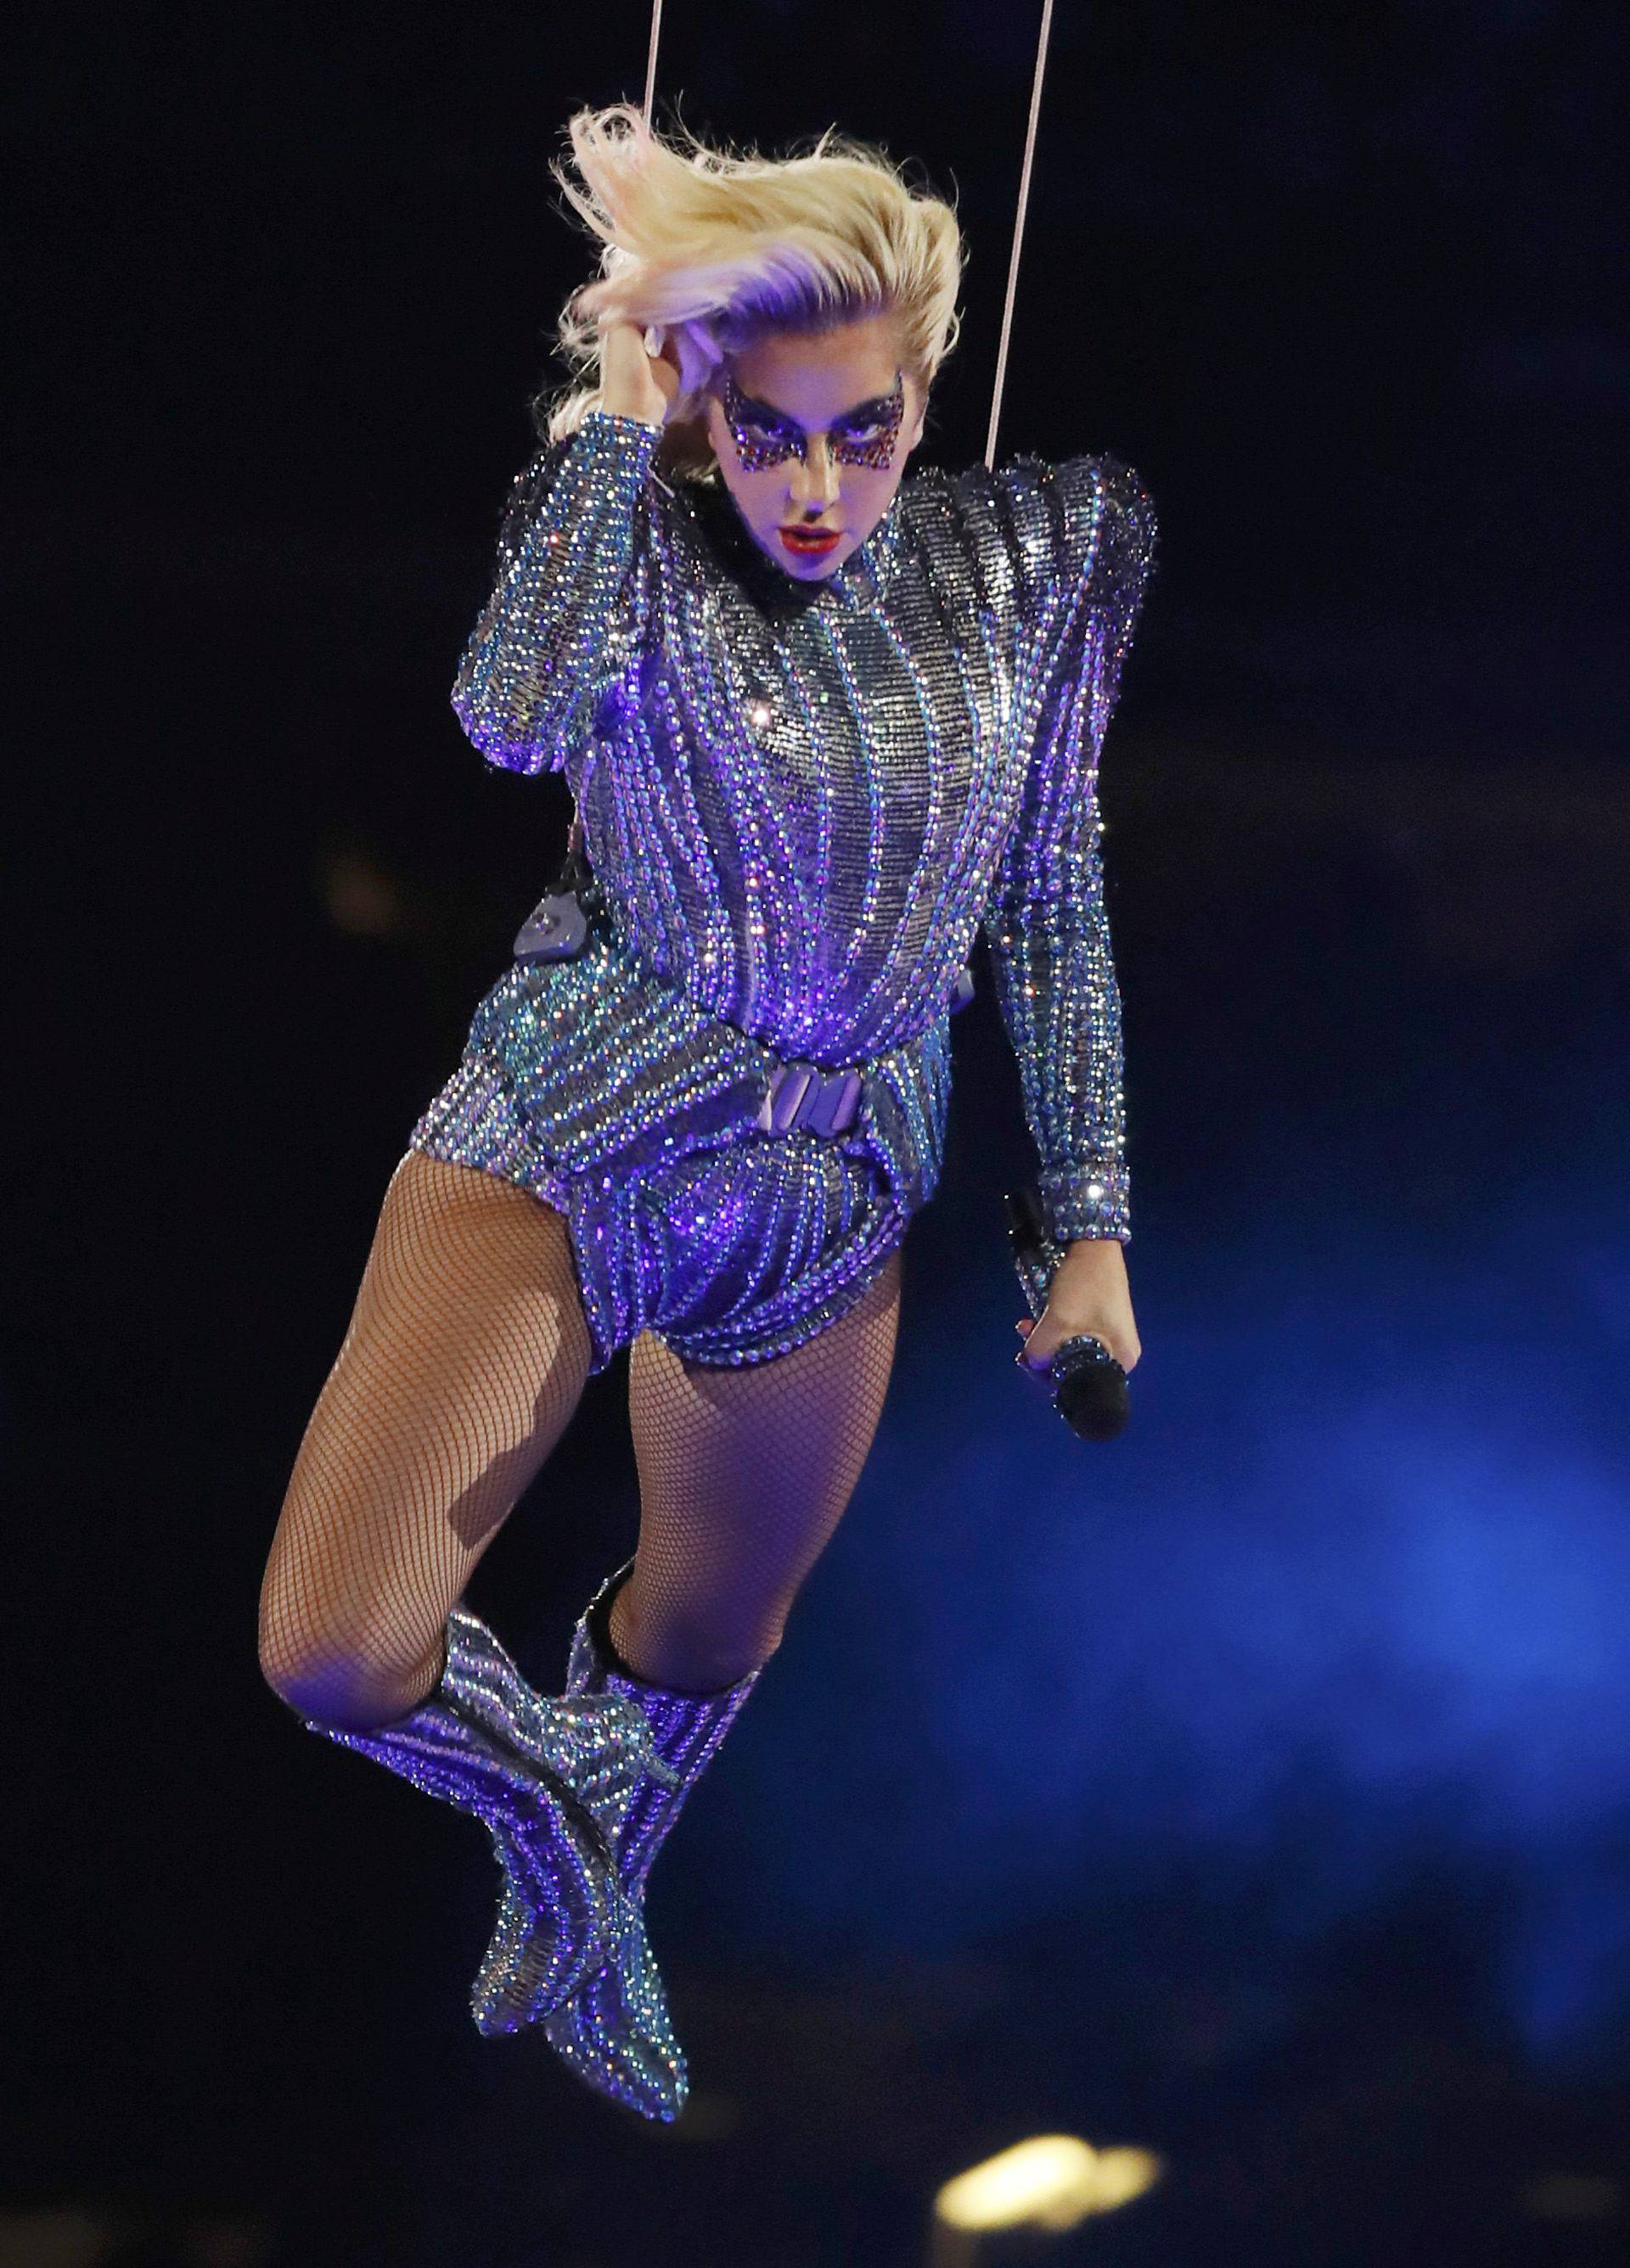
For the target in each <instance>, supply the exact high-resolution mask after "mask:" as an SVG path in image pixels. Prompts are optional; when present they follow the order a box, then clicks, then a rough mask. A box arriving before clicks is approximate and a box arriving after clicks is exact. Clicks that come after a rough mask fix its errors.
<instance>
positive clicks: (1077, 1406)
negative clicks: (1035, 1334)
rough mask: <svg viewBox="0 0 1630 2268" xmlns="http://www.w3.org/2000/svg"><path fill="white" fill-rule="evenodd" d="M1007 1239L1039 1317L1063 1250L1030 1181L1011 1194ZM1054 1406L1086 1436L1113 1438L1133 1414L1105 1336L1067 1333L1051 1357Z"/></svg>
mask: <svg viewBox="0 0 1630 2268" xmlns="http://www.w3.org/2000/svg"><path fill="white" fill-rule="evenodd" d="M1007 1241H1008V1244H1009V1246H1010V1247H1011V1248H1012V1251H1013V1260H1014V1267H1015V1268H1016V1269H1017V1270H1018V1271H1019V1283H1020V1286H1021V1288H1022V1291H1023V1292H1024V1297H1025V1303H1026V1305H1027V1306H1028V1307H1029V1310H1030V1313H1031V1314H1032V1315H1033V1316H1034V1317H1035V1318H1036V1321H1037V1322H1040V1321H1041V1318H1042V1315H1043V1314H1044V1311H1045V1308H1046V1306H1047V1294H1048V1292H1049V1290H1050V1289H1051V1285H1052V1279H1053V1277H1054V1274H1055V1273H1056V1272H1057V1270H1058V1263H1059V1262H1060V1261H1061V1260H1062V1259H1063V1258H1064V1254H1063V1252H1062V1251H1061V1249H1060V1248H1059V1247H1058V1244H1057V1243H1055V1242H1054V1241H1053V1239H1052V1237H1051V1234H1050V1233H1049V1232H1048V1228H1047V1221H1046V1217H1045V1215H1044V1213H1043V1211H1042V1204H1041V1199H1040V1197H1038V1196H1037V1195H1036V1191H1035V1189H1031V1188H1030V1187H1029V1186H1028V1185H1027V1186H1026V1187H1024V1188H1022V1189H1009V1190H1008V1192H1007ZM1051 1378H1052V1381H1053V1392H1052V1406H1053V1408H1054V1409H1055V1410H1057V1411H1058V1415H1059V1417H1060V1418H1063V1420H1064V1422H1065V1424H1066V1425H1067V1426H1068V1427H1069V1428H1070V1431H1071V1432H1073V1433H1079V1434H1080V1436H1081V1440H1083V1441H1112V1440H1114V1439H1115V1436H1116V1435H1117V1433H1118V1432H1120V1430H1121V1428H1122V1426H1123V1425H1125V1423H1126V1420H1127V1418H1129V1417H1130V1416H1131V1415H1132V1397H1131V1395H1130V1394H1129V1393H1128V1391H1127V1387H1126V1373H1125V1371H1124V1370H1123V1369H1122V1368H1121V1366H1120V1365H1119V1363H1118V1362H1117V1361H1116V1359H1115V1357H1114V1356H1113V1355H1112V1354H1111V1353H1110V1350H1109V1349H1108V1347H1106V1346H1105V1345H1104V1344H1103V1340H1102V1339H1098V1338H1093V1337H1090V1335H1087V1334H1083V1335H1082V1336H1081V1337H1079V1338H1073V1339H1066V1341H1065V1342H1064V1344H1063V1345H1062V1346H1061V1347H1059V1348H1058V1351H1057V1352H1056V1353H1055V1354H1054V1356H1053V1358H1052V1365H1051Z"/></svg>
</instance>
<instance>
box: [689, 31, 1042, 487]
mask: <svg viewBox="0 0 1630 2268" xmlns="http://www.w3.org/2000/svg"><path fill="white" fill-rule="evenodd" d="M658 4H659V5H660V0H658ZM1051 31H1052V0H1042V28H1041V33H1040V36H1039V37H1038V39H1037V40H1036V77H1035V78H1034V79H1033V80H1032V82H1031V85H1030V122H1029V126H1028V127H1027V129H1025V136H1024V165H1023V167H1022V171H1021V173H1020V175H1019V210H1018V211H1017V212H1016V213H1015V214H1014V217H1013V252H1012V254H1011V256H1010V257H1009V259H1008V262H1007V298H1006V299H1005V300H1004V302H1003V304H1002V335H1001V343H1000V344H999V346H998V348H997V350H996V384H995V386H994V387H993V388H992V394H991V427H990V431H989V432H988V433H987V434H986V435H985V467H986V469H987V470H988V469H989V468H990V467H991V466H992V465H993V464H994V463H995V461H996V429H997V427H998V426H999V424H1000V423H1001V416H1002V385H1003V381H1004V380H1005V379H1006V378H1007V342H1008V339H1009V338H1010V337H1011V336H1012V334H1013V305H1014V299H1015V298H1016V297H1017V296H1018V290H1019V254H1020V251H1021V249H1022V247H1023V244H1024V216H1025V212H1026V210H1027V209H1028V208H1029V202H1030V172H1031V168H1032V166H1034V164H1035V162H1036V126H1037V123H1038V122H1039V121H1040V118H1041V114H1042V75H1043V73H1044V71H1045V70H1046V69H1047V41H1048V38H1049V36H1050V35H1051Z"/></svg>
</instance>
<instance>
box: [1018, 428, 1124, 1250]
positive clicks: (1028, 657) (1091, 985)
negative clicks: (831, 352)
mask: <svg viewBox="0 0 1630 2268" xmlns="http://www.w3.org/2000/svg"><path fill="white" fill-rule="evenodd" d="M1002 480H1003V485H1004V488H1005V489H1006V491H1007V504H1008V509H1009V511H1010V512H1011V515H1012V518H1011V521H1010V527H1011V529H1012V535H1013V541H1014V549H1015V556H1016V563H1017V568H1018V577H1019V595H1020V609H1021V622H1022V624H1023V627H1022V629H1021V630H1020V632H1019V634H1018V637H1017V640H1016V644H1015V649H1014V686H1013V702H1012V711H1011V729H1012V730H1013V731H1014V733H1018V734H1020V735H1021V736H1022V739H1023V740H1024V742H1025V743H1026V744H1027V745H1028V747H1029V751H1030V754H1029V763H1028V766H1027V769H1026V772H1025V776H1024V786H1023V792H1022V799H1021V804H1020V808H1019V812H1018V814H1017V817H1016V819H1015V821H1014V826H1013V828H1012V830H1011V832H1010V834H1009V836H1008V837H1007V842H1006V843H1005V844H1004V846H1003V851H1002V856H1001V859H1000V863H999V866H998V869H997V872H996V875H995V879H994V882H993V886H992V891H991V895H990V897H989V900H988V902H987V903H986V907H985V914H984V917H983V926H984V930H985V937H986V939H987V940H988V942H989V945H990V948H991V959H992V968H993V970H994V974H995V979H996V990H997V999H998V1003H999V1007H1000V1010H1001V1015H1002V1020H1003V1023H1004V1025H1005V1026H1006V1027H1007V1035H1008V1037H1009V1039H1010V1040H1011V1042H1012V1043H1013V1049H1014V1055H1015V1057H1016V1058H1017V1060H1018V1065H1019V1073H1020V1081H1021V1086H1022V1092H1023V1096H1024V1108H1025V1116H1026V1119H1027V1121H1028V1123H1029V1129H1030V1132H1031V1135H1032V1137H1033V1138H1034V1140H1035V1143H1036V1153H1037V1156H1038V1159H1039V1161H1040V1174H1039V1178H1038V1189H1039V1191H1040V1195H1041V1199H1042V1205H1043V1209H1044V1213H1045V1215H1046V1219H1047V1222H1048V1226H1049V1227H1050V1229H1051V1232H1052V1234H1053V1235H1054V1237H1055V1238H1056V1239H1057V1240H1058V1241H1059V1242H1060V1243H1069V1242H1072V1241H1076V1240H1078V1239H1081V1238H1103V1237H1114V1238H1117V1239H1118V1240H1120V1241H1123V1242H1124V1241H1126V1239H1127V1238H1128V1236H1129V1235H1130V1233H1131V1231H1130V1225H1129V1213H1128V1182H1127V1172H1126V1161H1125V1103H1124V1099H1123V1094H1122V1061H1121V1004H1120V992H1119V989H1118V987H1117V983H1116V976H1115V964H1114V960H1113V958H1112V955H1111V953H1110V932H1109V923H1108V920H1107V917H1106V915H1105V911H1104V904H1103V860H1102V857H1101V852H1100V839H1101V836H1102V835H1103V822H1102V820H1101V819H1100V817H1099V812H1098V797H1097V771H1098V758H1099V752H1100V750H1101V748H1102V747H1103V735H1104V732H1105V729H1106V727H1107V725H1108V724H1109V721H1110V713H1111V711H1113V709H1114V706H1115V701H1116V696H1117V692H1118V689H1119V683H1120V674H1121V666H1122V663H1123V661H1124V660H1125V655H1126V652H1127V649H1128V647H1129V645H1130V644H1131V639H1132V627H1133V624H1134V622H1135V621H1136V619H1137V614H1138V608H1139V606H1140V602H1141V600H1142V596H1143V591H1144V587H1145V585H1146V582H1147V577H1148V573H1149V569H1150V566H1151V563H1152V561H1153V557H1154V541H1155V519H1154V507H1153V505H1152V504H1151V503H1150V500H1149V497H1148V496H1147V492H1146V491H1145V490H1144V489H1143V486H1142V483H1141V482H1140V480H1139V479H1138V476H1137V475H1136V474H1135V473H1133V472H1132V470H1131V468H1129V467H1128V466H1125V465H1124V464H1121V463H1120V462H1118V461H1117V460H1116V459H1114V458H1110V457H1092V458H1081V459H1077V460H1073V461H1072V462H1070V463H1067V464H1064V465H1061V466H1059V467H1058V468H1057V469H1056V470H1053V471H1049V470H1048V468H1046V467H1044V466H1042V465H1039V464H1036V463H1034V462H1028V463H1022V464H1019V465H1016V466H1014V467H1012V468H1009V469H1008V471H1007V473H1006V474H1005V475H1003V476H1002Z"/></svg>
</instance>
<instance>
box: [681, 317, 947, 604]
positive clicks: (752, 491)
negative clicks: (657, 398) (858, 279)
mask: <svg viewBox="0 0 1630 2268" xmlns="http://www.w3.org/2000/svg"><path fill="white" fill-rule="evenodd" d="M925 408H926V397H925V394H924V392H923V389H922V388H921V387H918V384H917V382H916V380H915V379H913V378H912V377H911V374H910V373H909V372H905V371H903V370H902V368H901V365H900V357H899V342H898V341H897V340H896V336H895V330H894V325H893V323H892V321H891V320H890V319H889V317H888V316H887V315H863V316H859V317H858V318H857V319H856V320H854V321H852V322H848V323H844V324H841V325H839V326H837V328H834V329H832V330H830V331H814V332H811V331H765V332H763V333H762V334H761V335H759V336H758V337H757V338H756V339H755V340H754V341H753V342H752V343H751V344H750V345H749V346H745V347H741V348H739V349H738V350H736V352H735V353H734V354H733V355H730V356H727V357H726V360H725V362H724V364H723V365H722V366H721V368H720V370H719V375H718V377H717V378H716V379H715V380H714V383H713V387H712V392H711V393H710V394H709V396H708V401H707V432H708V438H709V439H710V440H711V441H712V445H713V453H714V455H715V456H716V457H717V458H718V460H719V475H720V477H721V478H722V480H723V481H724V483H725V486H726V488H727V489H728V490H729V491H730V494H731V496H732V497H733V498H734V502H735V507H736V510H737V511H738V512H740V513H741V517H742V519H743V520H745V522H746V523H747V527H748V532H749V534H750V535H751V536H752V538H753V541H755V542H756V544H757V545H758V548H759V549H760V550H761V551H763V552H766V553H767V554H768V555H769V556H770V557H771V559H773V560H774V561H775V563H776V564H777V566H778V567H782V568H785V571H786V572H787V573H788V574H789V575H791V576H793V577H795V578H796V579H797V580H798V581H799V582H800V583H815V582H820V581H822V579H823V578H825V577H827V576H829V575H833V574H836V573H837V570H838V569H839V568H840V567H841V566H842V565H843V563H844V562H845V559H847V558H848V556H849V555H850V553H851V552H852V551H856V550H858V549H859V547H860V545H861V544H863V543H864V542H865V541H866V539H867V536H868V535H869V534H871V533H872V530H873V529H874V527H876V525H877V523H878V521H879V520H880V519H881V518H882V516H883V514H884V513H885V512H887V511H888V509H889V505H890V504H892V503H893V502H894V496H895V490H896V489H897V488H898V487H899V485H900V479H901V475H903V474H904V470H905V464H906V460H907V458H908V457H909V456H910V455H911V452H912V450H913V449H914V448H915V447H916V446H917V444H918V441H920V440H921V438H922V433H923V412H924V409H925Z"/></svg>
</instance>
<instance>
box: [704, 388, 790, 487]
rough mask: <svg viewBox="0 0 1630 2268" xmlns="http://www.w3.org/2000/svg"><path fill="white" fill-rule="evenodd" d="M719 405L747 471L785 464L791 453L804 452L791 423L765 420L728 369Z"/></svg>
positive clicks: (757, 470) (766, 469)
mask: <svg viewBox="0 0 1630 2268" xmlns="http://www.w3.org/2000/svg"><path fill="white" fill-rule="evenodd" d="M719 405H720V407H721V408H722V409H723V410H724V413H725V423H726V425H728V426H729V428H730V438H731V439H732V440H733V441H734V443H735V445H736V457H737V460H738V461H739V462H740V464H741V469H742V471H743V472H744V473H763V472H767V471H768V470H769V468H770V467H771V465H784V464H785V462H786V460H787V459H788V458H789V457H791V456H794V455H798V456H801V455H802V453H803V444H802V443H801V441H800V440H799V438H798V437H797V435H796V434H795V433H794V432H793V429H792V427H791V426H789V425H785V424H782V423H780V422H779V421H776V422H774V423H766V422H765V419H764V417H763V413H762V410H761V409H758V408H756V407H755V406H754V405H753V404H751V403H749V401H748V398H747V396H746V395H745V394H743V393H742V392H741V388H740V387H738V386H737V384H736V382H735V379H734V377H733V376H732V374H731V372H729V371H728V370H726V372H725V382H724V386H723V387H722V389H721V391H720V394H719Z"/></svg>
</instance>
